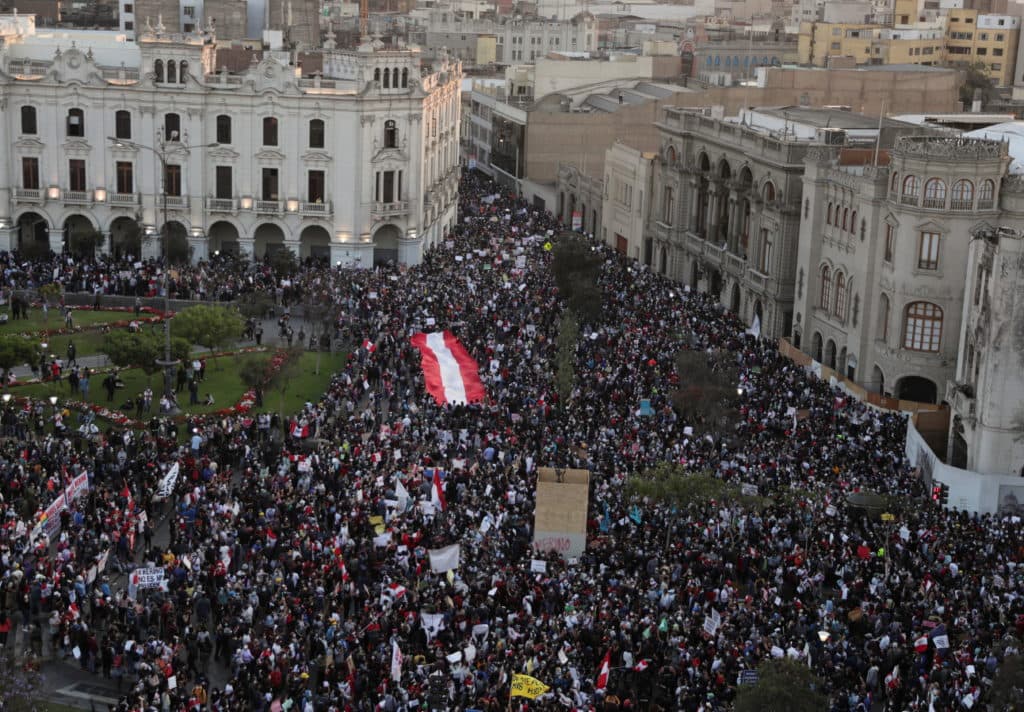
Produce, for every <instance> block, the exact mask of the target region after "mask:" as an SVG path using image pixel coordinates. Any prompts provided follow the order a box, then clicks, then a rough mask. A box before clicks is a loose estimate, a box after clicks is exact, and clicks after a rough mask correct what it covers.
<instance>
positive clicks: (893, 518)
mask: <svg viewBox="0 0 1024 712" xmlns="http://www.w3.org/2000/svg"><path fill="white" fill-rule="evenodd" d="M882 521H883V522H895V521H896V515H895V514H889V512H884V513H883V514H882Z"/></svg>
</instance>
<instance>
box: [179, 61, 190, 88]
mask: <svg viewBox="0 0 1024 712" xmlns="http://www.w3.org/2000/svg"><path fill="white" fill-rule="evenodd" d="M187 76H188V62H185V61H182V63H181V67H180V68H179V69H178V81H179V82H180V83H181V84H184V83H185V77H187Z"/></svg>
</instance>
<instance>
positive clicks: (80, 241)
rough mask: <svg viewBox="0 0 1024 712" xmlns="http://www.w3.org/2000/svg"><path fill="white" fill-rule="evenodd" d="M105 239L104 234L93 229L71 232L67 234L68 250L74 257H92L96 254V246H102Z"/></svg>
mask: <svg viewBox="0 0 1024 712" xmlns="http://www.w3.org/2000/svg"><path fill="white" fill-rule="evenodd" d="M105 239H106V237H105V236H104V234H103V233H102V232H100V231H99V230H95V229H90V230H87V231H85V232H72V233H71V234H70V235H69V236H68V251H69V252H71V254H73V255H74V256H75V257H92V256H93V255H94V254H96V248H98V247H102V246H103V241H104V240H105Z"/></svg>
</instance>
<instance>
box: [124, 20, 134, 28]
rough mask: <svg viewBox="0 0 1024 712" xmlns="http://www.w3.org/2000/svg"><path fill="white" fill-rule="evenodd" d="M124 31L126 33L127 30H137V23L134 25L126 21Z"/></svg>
mask: <svg viewBox="0 0 1024 712" xmlns="http://www.w3.org/2000/svg"><path fill="white" fill-rule="evenodd" d="M124 29H125V30H126V31H127V30H134V29H135V23H134V22H132V21H131V20H128V21H126V22H125V23H124Z"/></svg>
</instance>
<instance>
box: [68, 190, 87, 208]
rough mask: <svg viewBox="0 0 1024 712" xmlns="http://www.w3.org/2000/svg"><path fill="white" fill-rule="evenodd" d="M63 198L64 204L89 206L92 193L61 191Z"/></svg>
mask: <svg viewBox="0 0 1024 712" xmlns="http://www.w3.org/2000/svg"><path fill="white" fill-rule="evenodd" d="M63 198H64V202H65V203H71V204H74V205H89V204H90V203H92V191H91V190H65V191H63Z"/></svg>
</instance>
